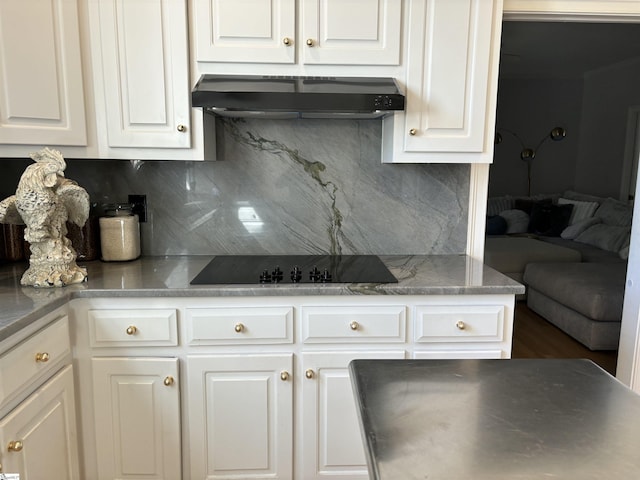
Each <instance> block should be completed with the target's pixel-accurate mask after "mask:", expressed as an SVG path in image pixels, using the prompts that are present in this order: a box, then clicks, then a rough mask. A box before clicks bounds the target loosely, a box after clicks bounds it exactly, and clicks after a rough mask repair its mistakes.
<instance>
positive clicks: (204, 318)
mask: <svg viewBox="0 0 640 480" xmlns="http://www.w3.org/2000/svg"><path fill="white" fill-rule="evenodd" d="M186 336H187V344H188V345H224V344H252V343H256V344H260V343H293V307H290V306H285V307H231V308H202V309H196V308H191V309H188V310H187V334H186Z"/></svg>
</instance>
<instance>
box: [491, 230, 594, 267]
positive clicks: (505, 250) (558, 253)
mask: <svg viewBox="0 0 640 480" xmlns="http://www.w3.org/2000/svg"><path fill="white" fill-rule="evenodd" d="M580 260H581V255H580V252H578V251H576V250H573V249H571V248H565V247H562V246H558V245H553V244H551V243H547V242H542V241H540V240H536V239H534V238H527V237H491V238H487V239H486V242H485V252H484V263H486V264H487V265H489V266H490V267H491V268H495V269H496V270H498V271H499V272H502V273H504V274H508V273H517V272H520V273H522V272H524V268H525V266H526V265H527V264H528V263H531V262H579V261H580Z"/></svg>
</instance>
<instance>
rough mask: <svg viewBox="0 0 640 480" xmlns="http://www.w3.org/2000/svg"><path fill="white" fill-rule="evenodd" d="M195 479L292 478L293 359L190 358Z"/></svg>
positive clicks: (254, 356) (249, 356) (191, 458)
mask: <svg viewBox="0 0 640 480" xmlns="http://www.w3.org/2000/svg"><path fill="white" fill-rule="evenodd" d="M187 371H188V380H187V383H188V397H189V402H188V404H187V409H188V410H187V411H188V414H187V415H188V417H189V437H190V438H189V463H190V469H191V477H190V478H192V479H205V478H206V479H214V478H215V479H227V478H228V479H232V478H234V479H237V478H252V479H260V478H265V479H266V478H270V479H288V478H291V477H292V473H291V472H292V469H293V459H292V451H293V355H292V354H283V355H277V354H274V355H260V354H246V355H204V356H189V357H188V358H187Z"/></svg>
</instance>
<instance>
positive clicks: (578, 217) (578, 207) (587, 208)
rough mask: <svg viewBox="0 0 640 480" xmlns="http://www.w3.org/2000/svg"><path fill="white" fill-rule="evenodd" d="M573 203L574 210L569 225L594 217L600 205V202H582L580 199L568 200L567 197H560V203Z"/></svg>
mask: <svg viewBox="0 0 640 480" xmlns="http://www.w3.org/2000/svg"><path fill="white" fill-rule="evenodd" d="M567 204H571V205H573V211H572V212H571V217H570V218H569V225H574V224H576V223H579V222H582V221H584V220H588V219H590V218H591V217H593V214H594V213H595V212H596V209H597V208H598V207H599V206H600V204H599V203H598V202H581V201H579V200H568V199H566V198H559V199H558V205H567Z"/></svg>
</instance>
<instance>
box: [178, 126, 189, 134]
mask: <svg viewBox="0 0 640 480" xmlns="http://www.w3.org/2000/svg"><path fill="white" fill-rule="evenodd" d="M178 131H179V132H186V131H187V126H186V125H182V124H180V125H178Z"/></svg>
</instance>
